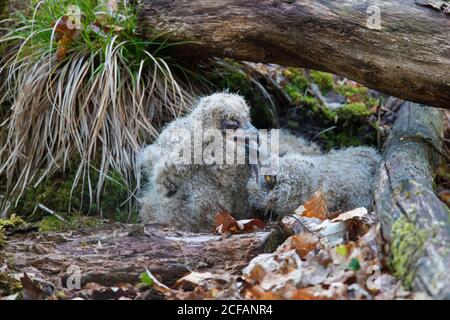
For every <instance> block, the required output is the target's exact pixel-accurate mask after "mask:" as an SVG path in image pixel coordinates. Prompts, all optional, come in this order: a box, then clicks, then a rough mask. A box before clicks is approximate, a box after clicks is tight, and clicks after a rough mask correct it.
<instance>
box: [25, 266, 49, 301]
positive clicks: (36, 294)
mask: <svg viewBox="0 0 450 320" xmlns="http://www.w3.org/2000/svg"><path fill="white" fill-rule="evenodd" d="M20 282H21V283H22V288H23V289H22V296H23V299H24V300H42V299H43V298H44V291H42V289H41V288H39V287H38V286H36V285H35V284H34V283H33V281H32V280H31V279H30V277H28V275H27V274H26V272H24V273H23V277H22V278H20Z"/></svg>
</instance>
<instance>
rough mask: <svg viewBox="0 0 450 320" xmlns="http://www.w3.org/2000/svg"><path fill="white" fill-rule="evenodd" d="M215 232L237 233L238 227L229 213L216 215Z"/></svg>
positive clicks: (223, 212)
mask: <svg viewBox="0 0 450 320" xmlns="http://www.w3.org/2000/svg"><path fill="white" fill-rule="evenodd" d="M215 230H216V232H217V233H219V234H227V233H237V232H239V225H238V223H237V221H236V219H234V218H233V216H232V215H231V214H230V213H229V212H226V211H221V212H219V213H217V215H216V220H215Z"/></svg>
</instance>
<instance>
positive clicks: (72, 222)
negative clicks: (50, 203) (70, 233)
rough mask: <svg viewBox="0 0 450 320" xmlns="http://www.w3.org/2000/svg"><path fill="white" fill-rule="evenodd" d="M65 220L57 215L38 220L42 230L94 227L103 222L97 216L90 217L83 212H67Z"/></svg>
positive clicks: (52, 230) (53, 230)
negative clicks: (82, 213)
mask: <svg viewBox="0 0 450 320" xmlns="http://www.w3.org/2000/svg"><path fill="white" fill-rule="evenodd" d="M63 218H64V219H65V221H62V220H60V219H58V218H56V217H55V216H47V217H44V218H42V219H41V220H40V221H39V222H38V227H39V231H41V232H55V231H66V230H74V229H84V228H93V227H96V226H98V225H99V224H100V223H101V222H100V220H99V219H98V218H96V217H89V216H86V215H81V214H76V213H72V214H66V215H64V216H63Z"/></svg>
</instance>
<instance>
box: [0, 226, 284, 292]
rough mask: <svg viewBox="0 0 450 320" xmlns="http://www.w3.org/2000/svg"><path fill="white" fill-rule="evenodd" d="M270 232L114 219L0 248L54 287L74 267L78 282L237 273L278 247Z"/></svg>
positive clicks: (169, 280) (15, 264)
mask: <svg viewBox="0 0 450 320" xmlns="http://www.w3.org/2000/svg"><path fill="white" fill-rule="evenodd" d="M273 235H275V233H274V232H270V231H267V230H266V231H264V230H260V231H257V232H252V233H245V234H236V235H233V236H230V237H228V238H226V239H222V238H221V236H218V235H213V234H206V233H205V234H201V233H199V234H195V233H188V232H180V231H177V230H173V229H170V228H163V227H161V226H158V225H142V224H137V225H121V224H115V225H105V226H103V227H101V228H99V229H98V230H89V232H88V234H86V233H84V232H83V231H75V232H72V231H71V232H65V233H61V232H60V233H49V234H44V235H42V234H38V233H35V234H19V235H14V236H12V237H10V238H9V239H8V243H7V245H6V246H5V247H4V248H3V249H2V252H1V253H2V255H3V256H4V257H5V259H7V260H8V261H10V262H11V263H9V268H10V269H12V272H14V273H18V274H23V272H26V273H27V274H29V275H33V278H37V279H40V280H41V282H44V283H50V284H52V285H53V287H54V288H53V289H52V291H53V292H55V290H63V289H67V280H68V279H69V277H72V280H73V276H74V275H76V272H78V273H79V277H80V279H79V284H80V286H81V287H83V286H85V285H86V284H88V283H96V284H99V285H102V286H117V285H119V284H121V283H131V284H135V283H138V282H139V275H140V274H141V273H142V272H145V270H149V271H150V272H151V273H152V274H153V275H154V276H156V277H157V278H159V280H160V281H162V282H163V283H164V284H166V285H171V284H173V283H174V282H175V281H176V280H178V279H179V278H180V277H182V276H183V275H185V274H186V273H188V272H189V271H209V272H213V273H223V272H228V273H231V274H234V273H238V272H240V271H241V269H242V268H243V267H245V266H246V265H247V264H248V262H249V261H250V260H251V259H252V258H253V257H255V256H256V255H257V254H259V253H261V252H265V251H272V250H274V248H276V246H277V245H278V244H279V241H278V240H277V235H275V237H273ZM280 241H281V240H280ZM69 281H71V280H70V279H69Z"/></svg>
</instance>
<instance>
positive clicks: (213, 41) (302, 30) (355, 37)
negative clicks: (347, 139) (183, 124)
mask: <svg viewBox="0 0 450 320" xmlns="http://www.w3.org/2000/svg"><path fill="white" fill-rule="evenodd" d="M376 3H377V4H378V8H379V11H378V9H377V6H371V4H372V3H371V2H366V1H352V0H338V1H317V0H297V1H291V0H289V1H288V0H260V1H258V2H257V3H255V2H254V1H248V0H222V1H212V0H208V1H205V0H190V1H186V0H170V1H169V0H143V2H142V6H141V7H140V11H139V13H140V15H139V26H140V32H141V33H142V34H143V35H144V36H147V37H152V36H154V35H155V34H158V33H161V32H162V33H168V35H169V37H170V39H171V40H173V41H185V42H186V41H188V43H185V44H184V45H180V46H175V47H174V52H175V54H179V55H180V56H183V57H184V58H185V59H186V58H195V59H201V58H206V57H214V56H215V57H230V58H236V59H239V60H247V61H254V62H266V63H277V64H281V65H284V66H299V67H306V68H311V69H317V70H324V71H328V72H332V73H335V74H339V75H343V76H346V77H348V78H350V79H353V80H355V81H358V82H360V83H362V84H364V85H366V86H368V87H371V88H374V89H377V90H379V91H382V92H385V93H388V94H390V95H394V96H397V97H399V98H403V99H406V100H411V101H417V102H420V103H425V104H428V105H431V106H435V107H442V108H450V104H449V102H448V101H449V100H450V37H449V33H448V32H449V30H450V15H446V14H445V13H444V12H443V11H437V10H434V9H431V8H426V7H423V6H419V5H416V4H414V1H413V0H410V1H402V0H393V1H377V2H376ZM369 7H370V8H369ZM368 12H369V13H368ZM378 12H379V13H380V15H379V18H380V23H381V26H380V27H379V26H378V25H377V22H378V21H377V18H378V17H377V14H378Z"/></svg>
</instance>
